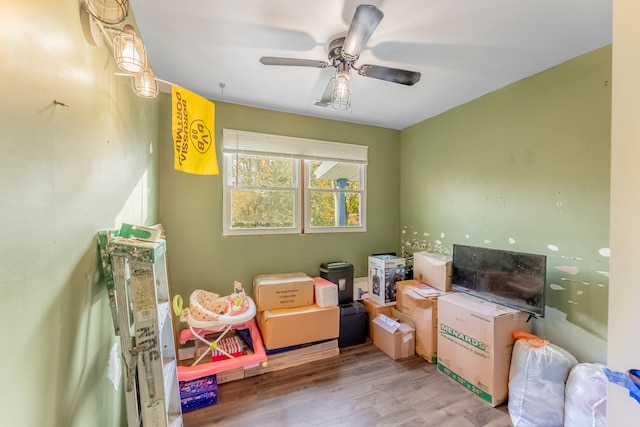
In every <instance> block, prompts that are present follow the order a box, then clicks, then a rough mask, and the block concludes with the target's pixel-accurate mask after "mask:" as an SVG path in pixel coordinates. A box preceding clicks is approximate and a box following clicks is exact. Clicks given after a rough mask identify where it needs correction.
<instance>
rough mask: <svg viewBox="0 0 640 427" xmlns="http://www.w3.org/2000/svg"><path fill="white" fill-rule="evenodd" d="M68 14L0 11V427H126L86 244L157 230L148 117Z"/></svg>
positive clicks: (151, 104)
mask: <svg viewBox="0 0 640 427" xmlns="http://www.w3.org/2000/svg"><path fill="white" fill-rule="evenodd" d="M78 5H79V3H78V1H76V0H73V1H71V0H65V1H56V2H52V1H46V0H27V1H22V2H14V3H6V2H5V3H3V6H2V15H1V16H0V22H1V24H2V25H1V27H2V30H0V52H2V58H3V60H2V62H1V63H0V86H1V87H2V102H1V103H0V129H2V138H0V152H1V153H2V154H0V182H1V183H2V184H1V185H0V224H2V226H1V228H0V341H1V342H2V343H3V349H2V363H0V378H1V379H2V380H1V381H2V398H1V399H0V413H1V414H2V421H1V422H0V424H2V425H7V426H24V427H43V426H65V427H71V426H77V427H85V426H98V425H99V426H114V427H115V426H121V425H125V420H124V418H125V415H124V398H123V396H124V393H123V382H122V377H121V376H118V375H117V372H116V370H115V367H120V358H119V354H120V350H119V348H118V347H117V346H116V347H115V348H114V345H116V343H117V342H118V339H117V338H116V337H115V336H114V332H113V325H112V322H111V314H110V310H109V305H108V297H107V292H106V287H105V284H104V282H103V279H102V277H101V274H100V269H99V264H98V261H99V260H98V249H97V244H96V233H97V231H98V230H103V229H108V228H113V227H116V226H117V227H119V226H120V223H121V222H122V221H128V222H133V223H143V224H152V223H154V222H156V221H157V203H156V201H157V173H158V167H157V165H158V138H157V136H158V121H159V114H158V112H159V109H158V103H157V101H155V100H144V99H141V98H138V97H136V96H135V95H134V94H133V93H132V91H131V87H130V82H129V79H128V78H122V77H117V76H114V72H116V69H115V66H114V62H113V59H112V58H111V54H110V52H109V50H108V48H107V47H105V46H103V47H93V46H90V45H89V44H88V43H87V41H86V40H85V38H84V36H83V33H82V29H81V26H80V18H79V8H78ZM54 100H58V101H60V102H62V103H64V104H66V105H67V106H59V105H58V106H56V105H54ZM114 350H115V351H114ZM108 375H112V378H113V382H112V380H110V379H109V377H108Z"/></svg>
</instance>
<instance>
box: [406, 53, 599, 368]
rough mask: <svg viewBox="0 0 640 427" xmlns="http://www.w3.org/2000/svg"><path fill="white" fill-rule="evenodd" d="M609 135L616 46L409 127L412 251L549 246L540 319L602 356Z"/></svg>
mask: <svg viewBox="0 0 640 427" xmlns="http://www.w3.org/2000/svg"><path fill="white" fill-rule="evenodd" d="M610 141H611V47H610V46H609V47H605V48H602V49H599V50H597V51H594V52H591V53H589V54H586V55H584V56H581V57H578V58H576V59H573V60H571V61H569V62H566V63H564V64H561V65H559V66H557V67H555V68H552V69H549V70H547V71H544V72H542V73H539V74H537V75H534V76H532V77H529V78H527V79H524V80H521V81H519V82H517V83H515V84H512V85H510V86H508V87H505V88H503V89H501V90H498V91H496V92H493V93H490V94H488V95H485V96H483V97H481V98H478V99H476V100H474V101H472V102H470V103H468V104H465V105H463V106H460V107H458V108H455V109H452V110H450V111H448V112H445V113H443V114H441V115H439V116H437V117H434V118H432V119H429V120H426V121H424V122H421V123H419V124H417V125H415V126H412V127H410V128H407V129H405V130H403V131H402V141H401V203H400V222H401V228H402V230H401V239H402V246H403V251H404V252H405V253H407V254H412V253H413V252H414V251H416V250H432V251H436V252H442V253H451V248H452V244H453V243H463V244H469V245H476V246H486V247H491V248H499V249H508V250H516V251H524V252H532V253H540V254H545V255H547V262H548V269H547V272H548V273H547V282H548V283H547V306H548V307H547V316H546V318H545V319H544V320H540V321H536V322H535V325H534V328H535V330H536V331H537V332H538V333H541V334H543V335H546V336H547V337H550V338H551V339H552V342H555V343H556V344H558V345H563V346H564V347H565V348H567V349H568V350H570V351H573V352H574V354H575V355H576V356H577V357H579V358H582V359H583V360H585V359H586V360H591V361H594V360H595V361H605V359H606V342H605V341H606V330H607V296H608V270H609V268H608V266H609V262H608V261H609V258H608V248H609V172H610V146H611V144H610Z"/></svg>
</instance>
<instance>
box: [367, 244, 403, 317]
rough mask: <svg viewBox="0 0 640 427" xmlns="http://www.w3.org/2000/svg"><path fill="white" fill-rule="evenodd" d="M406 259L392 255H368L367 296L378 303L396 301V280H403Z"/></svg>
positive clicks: (389, 303) (387, 303)
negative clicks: (368, 291)
mask: <svg viewBox="0 0 640 427" xmlns="http://www.w3.org/2000/svg"><path fill="white" fill-rule="evenodd" d="M405 262H406V260H405V259H404V258H401V257H397V256H393V255H372V256H370V257H369V289H370V292H371V293H370V294H369V298H370V299H374V300H375V301H377V302H378V304H380V305H394V304H395V303H396V282H397V281H399V280H404V268H405Z"/></svg>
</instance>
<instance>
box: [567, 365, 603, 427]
mask: <svg viewBox="0 0 640 427" xmlns="http://www.w3.org/2000/svg"><path fill="white" fill-rule="evenodd" d="M605 368H606V367H605V366H604V365H601V364H599V363H578V364H577V365H576V366H574V367H573V368H572V369H571V372H569V378H568V379H567V386H566V388H565V391H564V393H565V401H564V425H565V427H605V426H606V425H607V383H608V382H609V380H608V379H607V375H606V374H605Z"/></svg>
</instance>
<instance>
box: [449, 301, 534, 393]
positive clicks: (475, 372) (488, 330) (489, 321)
mask: <svg viewBox="0 0 640 427" xmlns="http://www.w3.org/2000/svg"><path fill="white" fill-rule="evenodd" d="M528 317H529V315H528V314H527V313H525V312H523V311H519V310H514V309H511V308H507V307H504V306H501V305H498V304H494V303H492V302H489V301H485V300H482V299H480V298H476V297H473V296H471V295H467V294H463V293H457V292H454V293H449V294H447V295H445V296H442V297H440V298H439V299H438V370H439V371H440V372H443V373H444V374H446V375H448V376H449V377H450V378H452V379H454V380H455V381H456V382H458V383H460V384H462V385H463V386H464V387H466V388H468V389H469V390H471V391H472V392H474V393H475V394H477V395H478V396H480V397H481V398H482V399H483V400H484V401H485V402H487V403H489V404H490V405H491V406H497V405H499V404H501V403H502V402H504V401H505V400H506V398H507V396H508V385H509V368H510V366H511V353H512V351H513V344H514V339H513V333H514V332H516V331H525V332H531V322H527V319H528Z"/></svg>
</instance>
